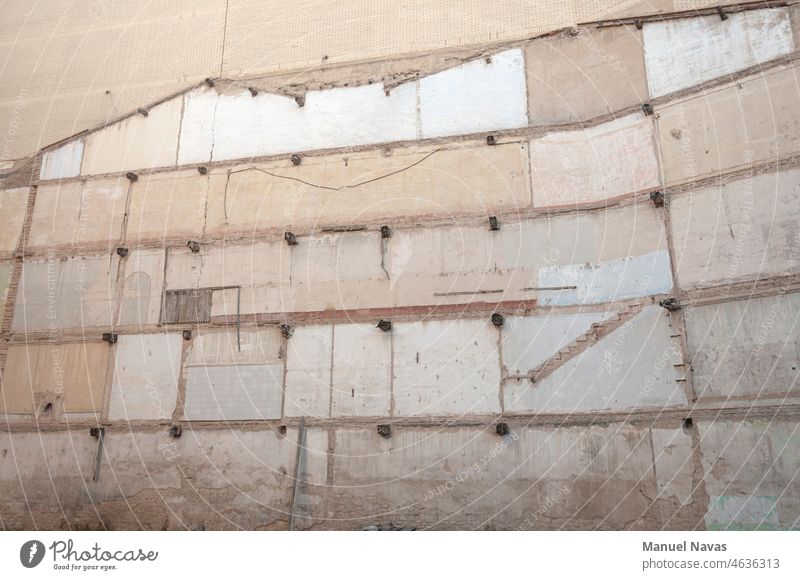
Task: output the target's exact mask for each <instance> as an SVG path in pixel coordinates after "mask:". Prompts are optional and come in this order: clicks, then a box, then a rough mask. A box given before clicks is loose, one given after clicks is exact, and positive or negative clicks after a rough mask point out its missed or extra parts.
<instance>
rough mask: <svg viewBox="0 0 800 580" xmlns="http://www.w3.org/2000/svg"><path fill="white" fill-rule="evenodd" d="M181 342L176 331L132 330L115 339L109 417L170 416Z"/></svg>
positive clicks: (153, 417) (175, 387)
mask: <svg viewBox="0 0 800 580" xmlns="http://www.w3.org/2000/svg"><path fill="white" fill-rule="evenodd" d="M182 342H183V337H181V335H179V334H134V335H123V336H120V337H119V338H118V339H117V344H116V346H115V347H114V349H115V350H114V353H115V355H114V381H113V384H112V387H111V405H110V407H109V412H108V418H109V419H111V420H112V421H115V420H123V421H132V420H137V419H171V418H172V412H173V411H174V410H175V402H176V400H177V396H178V377H179V376H180V373H181V346H182Z"/></svg>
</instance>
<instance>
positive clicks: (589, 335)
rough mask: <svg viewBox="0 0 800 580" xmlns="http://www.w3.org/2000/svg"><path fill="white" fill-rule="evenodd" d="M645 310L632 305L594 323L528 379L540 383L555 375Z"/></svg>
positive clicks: (532, 372) (537, 368)
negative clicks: (568, 363)
mask: <svg viewBox="0 0 800 580" xmlns="http://www.w3.org/2000/svg"><path fill="white" fill-rule="evenodd" d="M643 308H644V305H643V304H631V305H629V306H628V308H627V309H626V310H623V311H622V312H618V313H617V314H616V315H615V316H612V317H611V318H608V319H607V320H604V321H603V322H594V323H592V325H591V326H590V327H589V330H587V331H586V332H584V333H583V334H582V335H580V336H578V337H577V338H576V339H575V340H573V341H572V342H570V343H569V344H568V345H567V346H565V347H563V348H561V349H559V350H558V352H556V353H555V354H554V355H553V356H551V357H550V358H548V359H547V360H546V361H545V362H543V363H542V364H540V365H539V366H538V367H536V368H534V369H531V371H530V372H529V373H528V378H529V379H530V381H531V382H532V383H538V382H541V381H543V380H544V379H546V378H547V377H549V376H550V375H551V374H553V373H554V372H555V371H556V370H557V369H558V368H560V367H562V366H564V365H565V364H566V363H567V362H569V361H570V360H572V359H574V358H575V357H577V356H579V355H580V354H582V353H583V352H585V351H587V350H589V349H590V348H592V347H593V346H594V345H595V344H597V343H598V342H600V341H601V340H603V339H604V338H605V337H606V336H608V335H609V334H611V333H612V332H614V331H615V330H617V329H618V328H619V327H621V326H622V325H623V324H625V323H626V322H628V321H629V320H630V319H632V318H633V317H634V316H636V315H637V314H639V313H640V312H641V311H642V309H643Z"/></svg>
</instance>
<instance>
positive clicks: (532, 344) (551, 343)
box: [503, 312, 615, 375]
mask: <svg viewBox="0 0 800 580" xmlns="http://www.w3.org/2000/svg"><path fill="white" fill-rule="evenodd" d="M614 314H615V313H614V312H586V313H578V314H553V315H549V316H533V317H524V316H514V317H508V318H506V322H505V324H504V325H503V364H504V365H505V367H506V369H507V370H508V373H509V374H510V375H525V374H527V373H528V372H529V371H531V370H532V369H534V368H536V367H538V366H539V365H541V364H542V363H544V362H545V361H546V360H547V359H549V358H550V357H551V356H553V355H554V354H556V353H557V352H558V351H559V350H560V349H562V348H564V347H566V346H567V345H569V344H570V343H571V342H573V341H574V340H575V339H576V338H578V337H579V336H580V335H582V334H584V333H585V332H586V331H588V330H589V328H590V327H591V325H592V324H593V323H596V322H600V321H602V320H605V319H607V318H609V317H610V316H613V315H614Z"/></svg>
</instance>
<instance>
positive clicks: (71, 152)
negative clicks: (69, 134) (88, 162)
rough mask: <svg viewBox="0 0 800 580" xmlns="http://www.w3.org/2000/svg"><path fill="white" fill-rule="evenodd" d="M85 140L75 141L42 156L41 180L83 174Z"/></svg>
mask: <svg viewBox="0 0 800 580" xmlns="http://www.w3.org/2000/svg"><path fill="white" fill-rule="evenodd" d="M82 160H83V140H82V139H75V140H74V141H70V142H69V143H66V144H64V145H62V146H61V147H59V148H58V149H53V150H52V151H47V152H46V153H45V154H44V155H42V168H41V169H40V170H39V179H61V178H64V177H75V176H77V175H80V173H81V161H82Z"/></svg>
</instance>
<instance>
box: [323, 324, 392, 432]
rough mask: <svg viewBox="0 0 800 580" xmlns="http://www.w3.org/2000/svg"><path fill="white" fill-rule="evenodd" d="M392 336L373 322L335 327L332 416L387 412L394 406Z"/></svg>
mask: <svg viewBox="0 0 800 580" xmlns="http://www.w3.org/2000/svg"><path fill="white" fill-rule="evenodd" d="M391 383H392V335H391V334H390V333H386V332H383V331H382V330H380V329H378V328H376V327H375V325H374V324H341V325H337V326H336V327H335V328H334V355H333V415H334V416H339V417H341V416H353V415H356V416H379V415H388V414H389V409H390V406H391Z"/></svg>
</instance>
